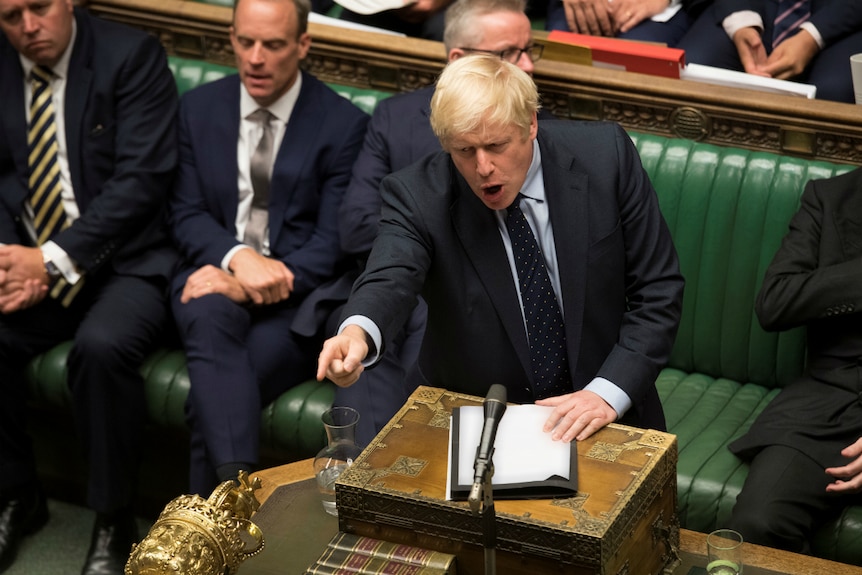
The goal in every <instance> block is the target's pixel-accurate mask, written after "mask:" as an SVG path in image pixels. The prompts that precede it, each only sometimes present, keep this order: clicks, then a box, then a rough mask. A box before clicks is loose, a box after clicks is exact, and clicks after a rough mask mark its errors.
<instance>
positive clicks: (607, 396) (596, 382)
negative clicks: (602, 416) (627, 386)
mask: <svg viewBox="0 0 862 575" xmlns="http://www.w3.org/2000/svg"><path fill="white" fill-rule="evenodd" d="M584 389H586V390H588V391H592V392H593V393H595V394H598V395H599V397H601V398H602V399H604V400H605V401H606V402H608V405H610V406H611V407H613V408H614V411H616V412H617V419H619V418H621V417H622V416H623V415H625V414H626V412H627V411H628V410H629V408H630V407H631V406H632V400H631V398H630V397H629V396H628V394H627V393H626V392H625V391H623V390H622V389H620V388H619V387H617V385H616V384H614V383H612V382H610V381H608V380H607V379H605V378H603V377H597V378H595V379H593V380H592V381H591V382H590V383H589V384H588V385H587V386H586V387H585V388H584Z"/></svg>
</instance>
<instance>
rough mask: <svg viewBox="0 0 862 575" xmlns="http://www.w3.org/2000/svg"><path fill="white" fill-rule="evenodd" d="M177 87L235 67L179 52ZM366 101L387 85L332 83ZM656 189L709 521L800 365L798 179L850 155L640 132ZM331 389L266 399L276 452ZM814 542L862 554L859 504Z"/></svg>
mask: <svg viewBox="0 0 862 575" xmlns="http://www.w3.org/2000/svg"><path fill="white" fill-rule="evenodd" d="M170 65H171V69H172V70H173V72H174V75H175V78H176V81H177V86H178V88H179V90H180V92H181V93H182V92H185V91H186V90H188V89H190V88H192V87H194V86H196V85H198V84H200V83H201V82H206V81H210V80H213V79H216V78H218V77H221V76H223V75H225V74H227V73H232V72H233V68H230V67H227V66H219V65H215V64H210V63H206V62H201V61H196V60H183V59H179V58H171V62H170ZM333 88H335V89H336V90H337V91H339V92H340V93H342V94H343V95H345V97H348V98H350V99H351V100H352V101H354V102H355V103H357V105H359V106H360V107H363V109H365V110H366V111H369V112H370V111H371V110H372V109H373V108H374V106H375V105H376V103H377V102H378V101H379V99H381V98H383V97H386V95H387V94H386V93H385V92H374V91H370V90H361V89H356V88H345V87H341V86H333ZM632 138H633V140H634V141H635V143H636V145H637V147H638V150H639V151H640V154H641V157H642V159H643V162H644V165H645V167H646V169H647V171H648V172H649V174H650V177H651V179H652V181H653V184H654V185H655V188H656V190H657V192H658V195H659V201H660V204H661V208H662V212H663V213H664V215H665V218H666V220H667V222H668V225H669V227H670V229H671V233H672V234H673V237H674V241H675V243H676V246H677V249H678V251H679V255H680V262H681V266H682V272H683V274H684V275H685V278H686V290H685V300H684V306H683V317H682V323H681V325H680V329H679V334H678V336H677V340H676V344H675V346H674V349H673V353H672V356H671V360H670V364H669V366H668V367H667V368H666V369H665V370H663V371H662V373H661V375H660V377H659V378H658V381H657V387H658V390H659V394H660V396H661V399H662V403H663V404H664V408H665V412H666V416H667V421H668V426H669V428H670V431H671V432H672V433H675V434H676V435H677V437H678V441H679V466H678V485H679V487H678V489H679V512H680V521H681V524H682V526H683V527H685V528H688V529H693V530H696V531H702V532H703V531H710V530H711V529H713V528H714V527H715V526H716V525H719V524H721V523H722V522H723V521H724V520H726V519H727V517H728V516H729V513H730V510H731V508H732V506H733V503H734V501H735V498H736V495H737V493H738V492H739V490H740V488H741V486H742V484H743V481H744V478H745V474H746V473H747V467H746V466H745V465H744V464H742V462H740V461H739V460H738V459H736V457H734V456H733V455H731V453H730V452H729V451H727V449H726V446H727V444H728V443H729V442H730V441H731V440H732V439H733V438H735V437H737V436H738V435H740V434H741V433H743V432H744V431H745V429H747V428H748V426H749V425H750V423H751V422H752V421H753V419H754V418H755V417H756V415H757V414H758V413H759V412H760V410H761V409H762V408H763V407H764V406H765V405H766V403H767V402H768V401H769V400H770V399H771V398H772V397H774V395H775V394H776V393H778V390H779V389H780V387H781V386H783V385H786V384H787V383H788V382H790V381H792V379H793V378H794V377H795V376H796V375H797V374H799V373H800V370H801V369H802V366H803V358H804V344H805V336H804V332H803V331H802V330H796V331H793V332H787V333H781V334H776V333H766V332H764V331H763V330H762V329H761V328H760V326H759V324H758V323H757V319H756V317H755V315H754V311H753V307H754V298H755V295H756V293H757V290H758V289H759V286H760V281H761V279H762V277H763V273H764V271H765V269H766V266H767V265H768V264H769V262H770V261H771V259H772V256H773V254H774V253H775V251H776V249H777V248H778V245H779V243H780V241H781V238H782V237H783V236H784V234H785V233H786V231H787V223H788V221H789V220H790V217H791V216H792V215H793V213H794V212H795V211H796V209H797V206H798V201H799V196H800V195H801V193H802V189H803V186H804V183H805V182H806V181H807V180H808V179H810V178H824V177H829V176H832V175H835V174H838V173H841V172H845V171H848V170H849V169H850V167H848V166H839V165H833V164H826V163H818V162H809V161H805V160H799V159H793V158H789V157H783V156H776V155H773V154H767V153H754V152H748V151H745V150H740V149H737V148H731V147H726V148H725V147H716V146H710V145H705V144H699V143H695V142H692V141H689V140H681V139H673V138H666V137H661V136H651V135H644V134H632ZM68 346H69V344H68V343H66V344H63V345H60V346H58V347H57V348H55V349H53V350H51V351H49V352H48V353H45V354H43V355H42V356H40V357H38V358H36V359H35V360H34V361H33V362H32V363H31V365H30V371H29V375H30V377H29V383H30V391H31V397H32V400H33V403H34V404H35V405H37V406H50V407H54V408H59V409H67V408H68V406H69V394H68V390H67V387H66V381H65V358H66V354H67V352H68ZM142 371H143V373H144V375H145V378H146V385H147V401H148V406H149V411H150V419H151V421H152V423H153V424H154V425H156V426H160V427H168V428H178V429H179V428H182V427H183V426H184V419H183V404H184V401H185V397H186V395H187V393H188V387H189V381H188V374H187V373H186V369H185V361H184V356H183V354H182V352H180V351H177V350H167V349H165V350H160V351H159V352H157V353H155V354H153V356H152V357H150V359H149V360H148V361H147V363H146V364H145V365H144V366H143V370H142ZM333 393H334V388H333V386H332V385H331V384H328V383H318V382H315V381H310V382H306V383H304V384H302V385H300V386H298V387H296V388H294V389H292V390H290V391H288V392H287V393H285V394H284V395H282V396H281V397H279V398H278V399H277V400H276V401H275V402H273V403H272V404H271V405H269V406H267V407H266V408H265V409H264V411H263V421H262V428H261V432H262V433H261V443H262V447H265V448H267V449H269V450H270V451H272V452H274V453H276V454H278V456H279V457H281V458H282V460H287V459H295V458H301V457H308V456H311V455H313V454H314V453H316V452H317V450H318V449H319V448H320V447H321V446H322V445H323V443H324V435H323V430H322V425H321V423H320V414H321V413H322V412H323V411H324V410H325V409H326V408H327V407H328V406H329V405H330V404H331V402H332V398H333ZM814 549H815V551H816V553H817V554H818V555H820V556H822V557H827V558H830V559H834V560H837V561H842V562H847V563H855V564H858V565H862V507H853V508H850V509H848V510H846V511H845V513H844V514H843V515H842V516H841V517H840V518H839V519H838V520H837V521H835V522H833V523H831V524H830V525H828V526H826V527H825V528H824V529H821V530H820V532H819V533H818V534H817V537H816V539H815V541H814Z"/></svg>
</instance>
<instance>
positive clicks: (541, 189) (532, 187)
mask: <svg viewBox="0 0 862 575" xmlns="http://www.w3.org/2000/svg"><path fill="white" fill-rule="evenodd" d="M521 195H523V196H525V197H527V198H530V199H531V200H536V201H538V202H544V201H545V184H544V182H543V181H542V153H541V152H540V151H539V139H538V138H535V139H533V159H532V161H531V162H530V167H529V168H528V169H527V176H526V177H525V178H524V185H523V186H522V187H521Z"/></svg>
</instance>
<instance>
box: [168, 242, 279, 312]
mask: <svg viewBox="0 0 862 575" xmlns="http://www.w3.org/2000/svg"><path fill="white" fill-rule="evenodd" d="M293 281H294V274H293V272H291V271H290V269H288V267H287V266H286V265H284V263H283V262H281V261H279V260H277V259H274V258H269V257H266V256H263V255H261V254H259V253H257V252H256V251H254V250H253V249H251V248H247V249H241V250H239V251H238V252H237V253H236V254H234V256H233V258H231V261H230V272H226V271H225V270H223V269H221V268H218V267H216V266H212V265H206V266H203V267H201V268H199V269H197V270H195V271H194V272H193V273H192V274H191V275H190V276H189V277H188V279H187V280H186V284H185V286H183V293H182V294H181V296H180V301H181V302H182V303H188V302H190V301H191V300H193V299H195V298H199V297H202V296H205V295H209V294H215V293H218V294H222V295H224V296H225V297H227V298H229V299H230V300H231V301H233V302H236V303H239V304H246V303H252V304H254V305H271V304H274V303H278V302H281V301H284V300H286V299H288V298H289V297H290V294H291V293H292V292H293Z"/></svg>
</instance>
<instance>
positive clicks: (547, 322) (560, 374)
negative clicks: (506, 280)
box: [506, 194, 572, 399]
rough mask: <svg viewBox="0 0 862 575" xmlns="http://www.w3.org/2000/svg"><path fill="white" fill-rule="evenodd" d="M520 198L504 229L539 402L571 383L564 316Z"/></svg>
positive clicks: (570, 389) (535, 393)
mask: <svg viewBox="0 0 862 575" xmlns="http://www.w3.org/2000/svg"><path fill="white" fill-rule="evenodd" d="M522 198H523V196H522V195H520V194H518V197H517V198H515V201H514V202H512V205H511V206H509V207H508V208H507V210H508V215H507V216H506V227H507V228H508V230H509V239H510V240H511V241H512V253H513V254H514V256H515V269H516V270H517V271H518V287H519V289H520V291H521V303H522V304H523V306H524V318H525V319H526V323H527V338H528V339H529V343H530V362H531V364H532V367H533V374H534V376H535V389H534V390H533V393H534V395H535V397H536V399H542V398H545V397H551V396H555V395H561V394H563V393H569V392H571V391H572V384H571V381H569V360H568V355H567V354H566V331H565V327H564V325H563V314H562V312H561V311H560V306H559V304H558V303H557V298H556V295H555V294H554V288H553V287H552V286H551V279H550V278H549V277H548V270H547V268H546V267H545V258H544V256H543V255H542V252H541V250H540V249H539V244H538V243H536V238H535V236H534V235H533V231H532V230H531V229H530V224H529V223H528V222H527V218H526V217H525V216H524V212H522V211H521V208H520V205H519V204H520V203H521V199H522Z"/></svg>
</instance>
